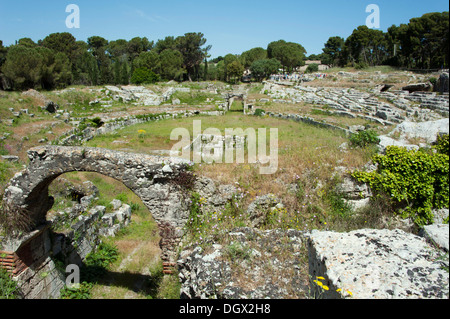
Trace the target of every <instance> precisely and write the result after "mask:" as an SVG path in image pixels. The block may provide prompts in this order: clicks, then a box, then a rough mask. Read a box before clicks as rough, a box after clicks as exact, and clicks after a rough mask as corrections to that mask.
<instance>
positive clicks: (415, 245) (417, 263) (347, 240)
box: [308, 229, 449, 299]
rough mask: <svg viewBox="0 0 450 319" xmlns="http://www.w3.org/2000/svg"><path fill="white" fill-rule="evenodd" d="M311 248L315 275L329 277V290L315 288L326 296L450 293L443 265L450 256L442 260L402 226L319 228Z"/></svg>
mask: <svg viewBox="0 0 450 319" xmlns="http://www.w3.org/2000/svg"><path fill="white" fill-rule="evenodd" d="M308 250H309V270H310V276H311V277H312V278H313V279H315V278H317V277H324V278H325V280H324V281H322V283H323V284H324V285H326V286H327V288H328V290H324V289H322V288H320V287H319V286H316V287H315V288H316V294H320V295H321V296H322V297H324V298H346V297H349V296H350V295H351V296H352V297H353V298H356V299H391V298H392V299H404V298H411V299H415V298H431V299H434V298H448V297H449V274H448V271H446V270H444V269H443V268H442V267H443V266H444V265H445V264H446V267H448V260H447V261H446V262H445V261H442V260H440V259H439V257H440V252H439V251H438V250H436V249H433V248H432V247H431V246H430V245H429V244H428V243H427V242H426V240H425V239H424V238H421V237H418V236H416V235H413V234H410V233H406V232H403V231H401V230H392V231H390V230H371V229H363V230H357V231H353V232H350V233H342V234H341V233H334V232H318V231H313V232H312V233H311V236H310V240H309V243H308ZM443 263H444V265H443ZM339 289H340V290H339ZM349 291H350V293H348V292H349Z"/></svg>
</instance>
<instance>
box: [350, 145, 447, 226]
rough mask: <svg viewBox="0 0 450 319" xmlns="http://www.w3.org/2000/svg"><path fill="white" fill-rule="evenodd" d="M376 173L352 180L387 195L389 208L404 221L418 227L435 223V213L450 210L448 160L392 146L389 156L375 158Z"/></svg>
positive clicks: (357, 173)
mask: <svg viewBox="0 0 450 319" xmlns="http://www.w3.org/2000/svg"><path fill="white" fill-rule="evenodd" d="M373 162H374V163H375V164H378V169H377V171H375V172H370V173H367V172H355V173H353V177H355V178H356V179H358V180H359V181H361V182H365V183H368V184H369V185H370V187H371V188H372V190H373V191H374V193H376V194H379V195H381V194H386V195H388V197H389V198H390V201H391V202H390V205H391V206H392V207H393V208H394V209H395V211H397V212H401V213H402V217H403V218H407V217H411V218H412V219H413V220H414V222H415V223H416V224H417V225H418V226H423V225H427V224H431V223H433V218H434V216H433V214H432V209H433V208H436V209H440V208H448V203H449V184H448V183H449V177H448V173H449V156H448V155H447V154H441V153H436V154H432V153H427V152H425V151H421V150H419V151H414V150H412V151H408V150H407V149H405V148H401V147H395V146H390V147H388V148H387V149H386V155H379V154H377V155H375V156H374V157H373Z"/></svg>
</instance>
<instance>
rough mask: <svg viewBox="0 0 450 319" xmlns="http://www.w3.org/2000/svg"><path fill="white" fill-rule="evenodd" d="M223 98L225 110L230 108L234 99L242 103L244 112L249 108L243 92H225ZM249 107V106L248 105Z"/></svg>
mask: <svg viewBox="0 0 450 319" xmlns="http://www.w3.org/2000/svg"><path fill="white" fill-rule="evenodd" d="M224 98H225V107H226V111H229V110H230V109H231V106H232V105H233V102H234V101H235V100H240V101H242V103H243V104H244V114H246V113H247V110H248V108H249V105H248V103H247V94H245V93H226V94H225V95H224ZM250 108H251V106H250Z"/></svg>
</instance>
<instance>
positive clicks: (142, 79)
mask: <svg viewBox="0 0 450 319" xmlns="http://www.w3.org/2000/svg"><path fill="white" fill-rule="evenodd" d="M158 81H161V77H160V76H159V74H156V73H154V72H153V71H150V70H149V69H146V68H139V69H136V70H134V72H133V75H132V76H131V83H133V84H151V83H155V82H158Z"/></svg>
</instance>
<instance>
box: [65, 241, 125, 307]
mask: <svg viewBox="0 0 450 319" xmlns="http://www.w3.org/2000/svg"><path fill="white" fill-rule="evenodd" d="M118 256H119V250H118V249H117V247H116V246H114V245H111V244H108V243H101V244H100V245H99V246H98V247H97V249H96V250H95V251H93V252H91V253H90V254H88V255H87V256H86V259H85V260H84V264H83V267H82V268H81V281H82V282H81V283H80V285H78V287H72V288H71V287H64V288H63V289H61V298H62V299H90V298H91V290H92V287H93V284H94V283H96V282H97V281H98V279H99V278H101V277H102V276H104V275H105V274H106V272H107V271H108V269H109V267H110V265H111V264H112V263H114V262H115V261H116V260H117V258H118Z"/></svg>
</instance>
